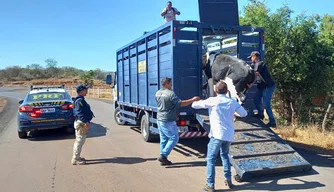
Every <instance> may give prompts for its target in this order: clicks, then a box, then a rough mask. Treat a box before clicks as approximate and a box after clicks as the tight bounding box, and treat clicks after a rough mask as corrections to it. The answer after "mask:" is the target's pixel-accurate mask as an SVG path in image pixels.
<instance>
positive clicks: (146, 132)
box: [140, 113, 154, 142]
mask: <svg viewBox="0 0 334 192" xmlns="http://www.w3.org/2000/svg"><path fill="white" fill-rule="evenodd" d="M149 122H150V121H149V115H148V113H146V114H145V115H143V116H142V118H141V123H140V129H141V135H142V137H143V139H144V141H146V142H151V141H153V140H154V135H153V134H152V133H151V131H150V124H149Z"/></svg>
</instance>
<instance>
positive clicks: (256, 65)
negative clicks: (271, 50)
mask: <svg viewBox="0 0 334 192" xmlns="http://www.w3.org/2000/svg"><path fill="white" fill-rule="evenodd" d="M248 59H251V60H252V68H253V69H254V71H255V79H254V82H255V81H257V88H258V91H257V92H256V95H255V97H254V104H255V106H256V109H257V111H258V114H257V115H255V116H256V117H257V118H259V119H261V120H262V119H263V118H264V114H263V108H262V103H263V105H264V108H265V109H266V113H267V115H268V117H269V123H268V124H267V126H269V127H276V120H275V117H274V113H273V111H272V109H271V99H272V96H273V94H274V91H275V89H276V84H275V82H274V80H273V79H272V77H271V75H270V72H269V70H268V67H267V65H265V63H264V62H263V61H261V58H260V52H258V51H253V52H252V53H251V54H250V56H249V57H248ZM248 86H249V87H251V85H248Z"/></svg>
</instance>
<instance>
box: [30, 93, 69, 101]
mask: <svg viewBox="0 0 334 192" xmlns="http://www.w3.org/2000/svg"><path fill="white" fill-rule="evenodd" d="M65 99H67V97H66V94H65V93H52V92H48V93H33V94H29V95H28V99H27V101H28V102H32V101H54V100H65Z"/></svg>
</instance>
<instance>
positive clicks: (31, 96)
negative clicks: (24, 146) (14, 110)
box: [17, 85, 75, 138]
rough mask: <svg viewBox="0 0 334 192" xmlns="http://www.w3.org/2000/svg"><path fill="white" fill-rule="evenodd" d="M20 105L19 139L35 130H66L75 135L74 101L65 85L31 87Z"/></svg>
mask: <svg viewBox="0 0 334 192" xmlns="http://www.w3.org/2000/svg"><path fill="white" fill-rule="evenodd" d="M19 104H20V106H19V109H18V115H17V123H18V136H19V138H26V137H27V133H28V132H29V131H34V130H45V129H58V128H65V129H66V131H67V132H70V133H74V126H73V124H74V120H75V117H74V116H73V101H72V98H71V96H70V94H69V93H68V92H67V90H66V89H65V87H64V85H61V86H30V87H29V92H28V94H27V95H26V96H25V98H24V100H21V101H20V102H19Z"/></svg>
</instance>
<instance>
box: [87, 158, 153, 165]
mask: <svg viewBox="0 0 334 192" xmlns="http://www.w3.org/2000/svg"><path fill="white" fill-rule="evenodd" d="M156 160H157V158H146V159H143V158H140V157H115V158H110V159H89V160H86V164H87V165H92V164H103V163H116V164H126V165H131V164H138V163H144V162H146V161H156Z"/></svg>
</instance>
